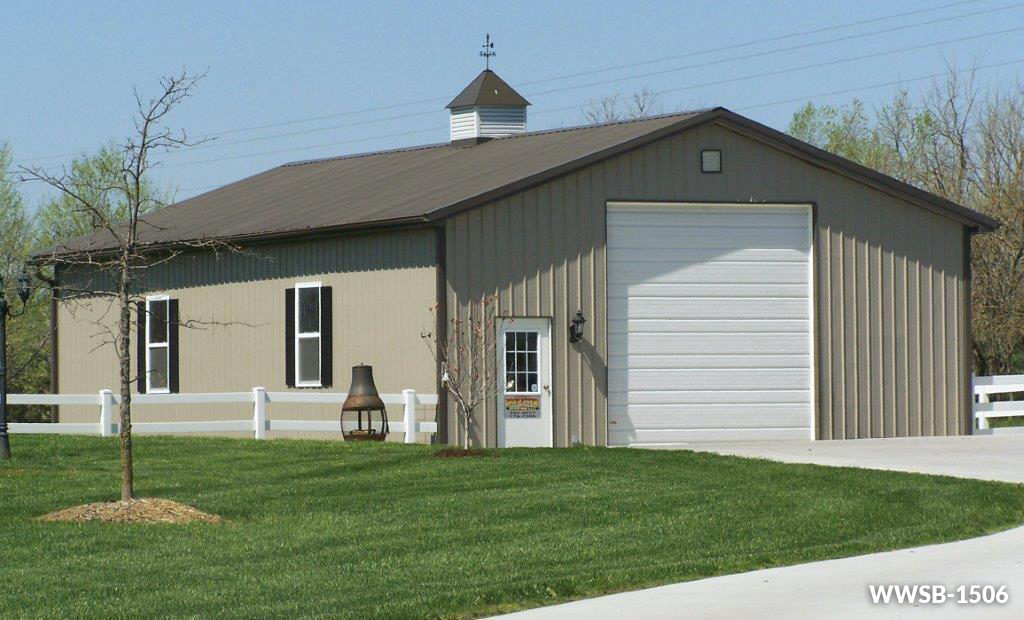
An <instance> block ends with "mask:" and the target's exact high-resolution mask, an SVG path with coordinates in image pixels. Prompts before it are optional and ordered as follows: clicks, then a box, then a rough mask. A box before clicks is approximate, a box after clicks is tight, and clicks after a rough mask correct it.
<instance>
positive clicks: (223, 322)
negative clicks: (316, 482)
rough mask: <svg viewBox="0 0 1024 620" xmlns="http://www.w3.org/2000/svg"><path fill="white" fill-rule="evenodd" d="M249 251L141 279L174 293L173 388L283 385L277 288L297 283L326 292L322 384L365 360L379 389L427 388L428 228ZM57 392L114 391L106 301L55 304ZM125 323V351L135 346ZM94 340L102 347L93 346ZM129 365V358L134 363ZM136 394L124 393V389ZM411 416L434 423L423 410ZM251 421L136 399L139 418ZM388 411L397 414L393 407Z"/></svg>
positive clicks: (187, 262)
mask: <svg viewBox="0 0 1024 620" xmlns="http://www.w3.org/2000/svg"><path fill="white" fill-rule="evenodd" d="M254 252H255V255H253V256H224V257H223V258H222V259H221V260H219V261H212V260H208V259H206V258H194V259H193V258H188V257H182V258H180V259H178V261H177V262H176V263H175V264H174V265H173V266H169V267H168V268H166V269H161V270H160V271H159V272H157V273H155V274H154V275H153V276H152V278H151V279H150V282H149V283H150V285H151V286H152V289H153V290H154V291H156V292H160V293H167V294H168V295H170V296H171V297H173V298H176V299H178V300H179V308H180V313H181V320H182V322H183V323H184V322H187V321H193V322H196V323H197V324H198V325H197V327H196V328H195V329H189V328H185V327H182V328H181V329H180V330H179V337H180V345H179V346H180V349H179V360H180V389H181V391H182V392H191V393H194V392H236V391H249V390H251V389H252V388H253V387H254V386H263V387H266V388H267V390H270V391H285V390H286V389H287V388H286V387H285V384H284V380H285V376H284V372H285V369H284V366H285V359H284V291H285V289H286V288H289V287H291V286H294V284H295V283H296V282H303V281H307V282H308V281H319V282H321V283H322V284H323V285H324V286H331V287H333V299H332V300H333V337H334V358H333V360H334V377H333V386H332V387H331V388H330V391H334V392H344V391H346V390H347V389H348V386H349V381H350V376H351V371H350V368H351V366H353V365H355V364H359V363H366V364H372V365H373V367H374V379H375V381H376V384H377V387H378V389H379V390H380V391H381V392H382V393H400V392H401V390H402V389H404V388H412V389H415V390H417V391H418V392H420V393H423V394H432V393H434V392H435V391H436V385H435V371H434V370H435V366H434V361H433V358H432V357H431V355H430V353H429V350H428V349H427V347H426V346H425V344H424V343H423V342H422V341H421V339H420V333H421V332H422V331H424V330H426V329H433V326H432V325H431V320H432V319H431V315H430V312H429V307H430V306H431V305H432V304H433V303H434V301H435V296H436V274H435V271H436V270H435V267H434V253H435V246H434V233H433V231H430V230H419V231H396V232H392V233H387V234H372V235H357V236H353V237H343V238H334V239H324V240H317V241H306V242H296V243H283V244H276V245H274V246H264V247H258V248H256V249H255V250H254ZM59 317H60V318H59V329H60V334H59V339H58V343H59V348H60V351H59V360H60V362H59V363H60V391H61V392H63V393H93V392H96V391H98V390H99V389H101V388H110V389H112V390H114V391H115V393H116V392H117V391H118V390H119V388H118V382H117V361H116V357H115V354H114V350H113V348H112V347H111V346H110V345H109V344H106V345H103V344H102V343H103V342H104V341H105V340H108V339H109V338H108V337H104V336H103V335H102V331H103V330H102V329H101V328H100V327H99V326H98V325H96V324H95V322H96V321H97V320H100V321H101V322H103V323H105V324H108V325H113V323H114V321H115V320H116V309H113V308H110V307H109V304H108V303H107V302H106V301H101V300H91V301H88V302H84V301H83V302H66V303H62V304H61V305H60V308H59ZM134 337H135V333H134V327H133V333H132V338H133V343H132V354H133V355H134V352H135V343H134ZM97 345H101V346H99V347H98V348H97ZM132 368H133V372H134V369H135V361H134V359H133V361H132ZM133 391H134V389H133ZM338 409H339V408H338V407H334V406H326V405H325V406H316V405H271V406H270V411H269V414H270V417H271V418H274V417H277V418H287V419H310V420H336V419H337V416H338ZM419 415H420V418H421V419H424V420H433V419H434V412H433V407H424V408H422V410H421V411H420V412H419ZM97 416H98V409H97V408H95V407H62V409H61V419H62V421H65V422H91V421H95V420H96V419H97ZM251 416H252V407H251V405H187V406H186V405H175V406H141V405H140V406H138V408H137V409H136V410H135V411H134V412H133V419H134V420H135V421H137V422H156V421H189V420H231V419H243V418H249V417H251ZM389 416H391V418H392V419H394V420H401V419H402V408H401V406H392V407H389Z"/></svg>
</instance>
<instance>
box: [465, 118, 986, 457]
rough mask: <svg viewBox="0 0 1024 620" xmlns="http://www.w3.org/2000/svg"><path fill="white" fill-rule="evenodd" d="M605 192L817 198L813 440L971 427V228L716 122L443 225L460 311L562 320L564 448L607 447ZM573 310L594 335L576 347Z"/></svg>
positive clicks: (492, 434)
mask: <svg viewBox="0 0 1024 620" xmlns="http://www.w3.org/2000/svg"><path fill="white" fill-rule="evenodd" d="M703 148H716V149H721V150H722V152H723V155H722V161H723V172H722V173H721V174H702V173H701V172H700V162H699V157H700V150H701V149H703ZM609 200H622V201H636V200H656V201H679V202H740V203H742V202H781V203H812V204H814V205H815V214H814V216H815V231H814V244H815V248H814V250H815V257H814V262H815V266H816V273H817V277H816V281H815V283H814V286H815V291H816V297H817V303H816V310H817V317H816V320H817V326H816V329H815V333H816V343H815V344H816V351H817V365H816V381H817V385H816V396H817V435H818V437H820V438H823V439H833V438H834V439H843V438H859V437H890V436H916V435H947V434H956V433H964V432H967V422H966V420H967V411H966V408H965V405H966V400H965V398H964V397H963V394H964V393H965V390H966V389H967V386H966V384H965V377H967V376H968V374H969V373H968V370H967V369H966V368H965V364H966V363H967V356H966V354H965V348H964V347H965V346H966V337H965V333H966V332H965V330H966V326H965V325H964V324H963V319H964V317H965V316H966V314H965V313H966V308H965V303H966V299H965V284H964V276H965V274H964V261H963V256H964V247H963V244H964V239H965V237H964V234H963V230H964V228H963V226H962V225H961V224H959V223H957V222H954V221H953V220H950V219H948V218H946V217H944V216H941V215H939V214H937V213H935V212H932V211H928V210H925V209H923V208H921V207H918V206H914V205H911V204H909V203H907V202H905V201H903V200H901V199H898V198H895V197H893V196H891V195H889V194H886V193H883V192H882V191H880V190H877V189H874V188H871V187H869V186H867V185H864V184H862V183H859V182H856V181H853V180H851V179H849V178H848V177H845V176H842V175H840V174H838V173H836V172H833V171H830V170H827V169H825V168H822V167H819V166H817V165H812V164H810V163H807V162H806V161H804V160H802V159H798V158H797V157H795V156H794V155H791V154H788V153H785V152H783V151H781V150H778V149H776V148H773V147H769V146H767V145H765V144H763V143H762V142H759V141H757V140H755V139H753V138H752V137H747V136H745V135H741V134H740V133H738V132H737V131H734V130H732V129H729V128H726V127H724V126H720V125H705V126H701V127H697V128H695V129H692V130H690V131H688V132H686V133H684V134H681V135H676V136H673V137H670V138H666V139H663V140H661V141H659V142H656V143H653V144H651V145H648V146H645V147H642V148H640V149H638V150H635V151H632V152H630V153H626V154H623V155H619V156H616V157H614V158H612V159H609V160H606V161H603V162H600V163H598V164H595V165H593V166H590V167H588V168H585V169H583V170H580V171H578V172H575V173H572V174H569V175H567V176H565V177H562V178H559V179H557V180H555V181H552V182H549V183H545V184H543V185H540V186H538V187H534V188H531V189H528V190H525V191H523V192H521V193H519V194H516V195H514V196H511V197H509V198H505V199H502V200H499V201H497V202H494V203H492V204H489V205H486V206H484V207H481V208H478V209H474V210H472V211H468V212H465V213H462V214H459V215H457V216H455V217H453V218H451V219H450V220H449V221H448V223H447V227H446V248H447V251H446V254H447V257H446V258H447V265H446V268H447V274H448V312H449V316H450V318H460V317H466V316H467V313H468V312H469V311H470V309H471V308H476V309H479V307H480V302H481V300H482V299H483V298H484V297H485V296H489V295H495V296H496V297H497V299H498V303H499V310H500V312H501V313H502V314H505V315H509V316H549V317H552V319H553V320H552V325H553V328H552V351H553V371H554V372H553V375H554V376H553V385H552V389H553V395H554V398H553V414H554V421H555V443H556V445H568V444H570V443H571V442H572V441H574V440H579V441H582V442H584V443H587V444H596V445H604V444H605V443H606V430H607V398H606V395H607V385H606V381H607V342H606V307H605V291H606V284H605V274H606V269H605V238H606V227H605V217H606V202H607V201H609ZM577 309H582V310H583V313H584V314H585V315H586V317H587V319H588V323H587V325H586V335H585V337H584V340H583V342H581V343H579V344H575V345H570V344H569V343H568V337H567V333H566V326H567V324H568V322H569V320H570V319H571V316H572V315H573V314H574V313H575V312H576V310H577ZM495 416H496V412H495V407H494V405H493V403H490V402H489V403H488V404H487V408H486V411H485V412H484V414H483V415H480V414H478V417H479V420H478V428H477V429H476V440H477V441H481V440H483V441H486V443H487V444H488V445H494V444H495V441H496V431H495ZM456 432H457V429H456V417H455V416H454V415H450V416H449V433H451V434H450V437H451V438H452V439H454V438H455V437H456V436H457V435H456Z"/></svg>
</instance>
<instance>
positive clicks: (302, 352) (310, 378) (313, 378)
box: [298, 337, 320, 383]
mask: <svg viewBox="0 0 1024 620" xmlns="http://www.w3.org/2000/svg"><path fill="white" fill-rule="evenodd" d="M298 357H299V372H298V376H299V381H301V382H303V383H319V382H320V338H319V337H315V338H299V356H298Z"/></svg>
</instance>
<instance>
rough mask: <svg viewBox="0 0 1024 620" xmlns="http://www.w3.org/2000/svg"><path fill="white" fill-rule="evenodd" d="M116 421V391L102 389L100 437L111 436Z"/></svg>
mask: <svg viewBox="0 0 1024 620" xmlns="http://www.w3.org/2000/svg"><path fill="white" fill-rule="evenodd" d="M113 421H114V393H113V392H112V391H110V390H100V437H111V436H113V434H114V433H113V432H112V431H111V428H110V427H111V425H112V424H113Z"/></svg>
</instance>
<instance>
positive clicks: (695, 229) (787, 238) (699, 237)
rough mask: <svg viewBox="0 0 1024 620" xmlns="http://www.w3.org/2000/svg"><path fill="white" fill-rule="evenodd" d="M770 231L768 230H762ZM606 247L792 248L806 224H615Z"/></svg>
mask: <svg viewBox="0 0 1024 620" xmlns="http://www.w3.org/2000/svg"><path fill="white" fill-rule="evenodd" d="M766 231H770V233H771V234H765V233H766ZM616 232H617V234H616V236H615V237H613V238H609V240H608V247H609V248H684V249H688V250H692V249H700V248H727V249H730V250H732V249H737V248H744V249H750V248H794V247H800V246H801V245H802V244H803V243H804V241H805V239H806V237H807V226H806V225H804V224H800V225H797V226H786V227H778V228H770V229H769V228H765V227H762V226H733V227H731V228H719V227H713V226H679V227H668V226H665V227H662V226H658V227H654V226H618V227H617V231H616Z"/></svg>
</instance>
